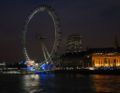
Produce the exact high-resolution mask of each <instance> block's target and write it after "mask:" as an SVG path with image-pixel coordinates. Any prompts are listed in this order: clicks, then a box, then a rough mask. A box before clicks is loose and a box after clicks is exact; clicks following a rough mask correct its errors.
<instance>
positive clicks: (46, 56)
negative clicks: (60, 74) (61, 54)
mask: <svg viewBox="0 0 120 93" xmlns="http://www.w3.org/2000/svg"><path fill="white" fill-rule="evenodd" d="M39 12H47V14H48V15H49V16H50V18H51V19H52V21H53V24H54V42H53V45H52V48H51V50H50V51H49V52H48V50H47V47H46V46H45V45H44V43H42V44H41V46H42V52H43V56H44V62H45V63H47V62H49V61H50V62H51V61H52V58H53V57H55V55H56V54H57V51H58V49H59V46H60V41H61V31H60V20H59V18H58V16H57V14H56V12H55V10H54V9H53V8H52V7H50V6H48V5H41V6H40V7H38V8H36V9H34V11H33V12H32V13H31V14H30V15H29V16H28V19H27V20H26V23H25V26H24V30H23V52H24V56H25V59H26V61H27V62H28V63H29V65H33V64H34V59H31V58H30V56H29V54H28V49H27V47H26V43H27V41H26V34H27V33H28V32H29V31H28V25H29V23H30V21H31V20H32V18H33V17H34V16H35V15H36V14H37V13H39Z"/></svg>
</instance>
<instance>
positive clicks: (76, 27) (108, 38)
mask: <svg viewBox="0 0 120 93" xmlns="http://www.w3.org/2000/svg"><path fill="white" fill-rule="evenodd" d="M42 4H48V5H50V6H51V7H53V8H54V9H55V10H56V12H57V14H58V15H59V18H60V20H61V28H62V37H63V42H64V41H65V39H66V37H67V36H68V35H71V34H80V35H82V36H83V46H84V49H85V48H86V47H89V48H92V47H113V46H114V38H115V36H117V37H118V40H119V43H120V1H119V0H0V62H2V61H10V62H12V61H13V62H17V61H19V60H21V59H24V58H23V56H24V55H23V47H22V43H21V42H22V41H21V38H22V31H23V28H24V25H25V20H26V19H27V16H28V15H29V14H30V13H32V11H33V10H34V9H35V8H37V7H39V6H40V5H42ZM51 23H52V21H51V20H50V18H49V16H48V15H47V13H39V15H36V16H35V18H33V20H32V22H31V23H30V26H29V29H30V33H31V35H29V38H32V33H33V32H34V31H33V30H35V31H36V32H34V34H35V33H39V32H38V31H40V33H42V31H43V32H44V33H49V32H50V30H52V29H53V26H52V25H51ZM46 28H47V29H46ZM49 28H50V30H49ZM48 30H49V31H48ZM51 32H52V31H51ZM51 36H52V33H51ZM32 40H33V39H30V40H29V42H30V43H31V44H30V45H29V46H30V47H35V46H33V45H34V43H35V42H36V41H32ZM63 49H64V47H63ZM33 51H35V50H34V49H33Z"/></svg>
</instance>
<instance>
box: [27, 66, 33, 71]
mask: <svg viewBox="0 0 120 93" xmlns="http://www.w3.org/2000/svg"><path fill="white" fill-rule="evenodd" d="M27 70H28V71H35V69H34V67H32V66H28V67H27Z"/></svg>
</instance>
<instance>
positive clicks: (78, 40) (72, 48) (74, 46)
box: [66, 35, 82, 53]
mask: <svg viewBox="0 0 120 93" xmlns="http://www.w3.org/2000/svg"><path fill="white" fill-rule="evenodd" d="M66 51H67V52H71V53H72V52H81V51H82V37H81V36H80V35H70V36H69V37H68V39H67V42H66Z"/></svg>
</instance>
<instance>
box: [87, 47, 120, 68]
mask: <svg viewBox="0 0 120 93" xmlns="http://www.w3.org/2000/svg"><path fill="white" fill-rule="evenodd" d="M88 52H89V54H90V56H91V65H92V66H93V67H120V49H119V48H117V49H115V48H94V49H89V50H88Z"/></svg>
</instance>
